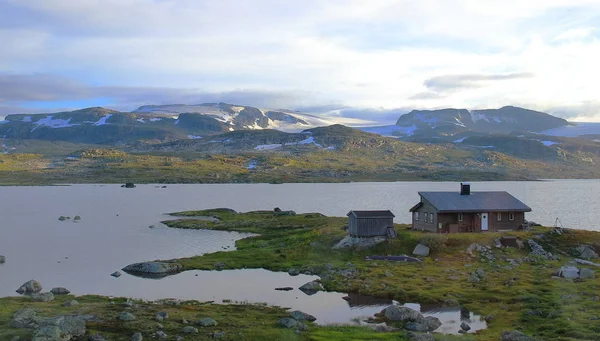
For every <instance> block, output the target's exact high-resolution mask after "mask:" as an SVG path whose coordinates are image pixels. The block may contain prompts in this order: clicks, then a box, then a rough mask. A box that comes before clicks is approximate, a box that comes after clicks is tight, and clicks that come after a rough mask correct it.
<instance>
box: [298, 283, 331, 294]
mask: <svg viewBox="0 0 600 341" xmlns="http://www.w3.org/2000/svg"><path fill="white" fill-rule="evenodd" d="M299 289H300V290H302V291H303V292H305V293H316V292H317V291H323V290H325V289H323V286H322V285H321V283H319V282H316V281H312V282H308V283H306V284H304V285H303V286H301V287H300V288H299Z"/></svg>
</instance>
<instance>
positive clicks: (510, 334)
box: [500, 330, 535, 341]
mask: <svg viewBox="0 0 600 341" xmlns="http://www.w3.org/2000/svg"><path fill="white" fill-rule="evenodd" d="M500 340H501V341H535V340H534V339H532V338H530V337H529V336H526V335H525V334H523V333H521V332H520V331H517V330H513V331H504V332H502V336H501V337H500Z"/></svg>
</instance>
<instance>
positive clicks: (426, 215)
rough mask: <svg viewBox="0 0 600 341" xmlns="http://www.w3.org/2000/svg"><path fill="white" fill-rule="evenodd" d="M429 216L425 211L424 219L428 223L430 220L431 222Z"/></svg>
mask: <svg viewBox="0 0 600 341" xmlns="http://www.w3.org/2000/svg"><path fill="white" fill-rule="evenodd" d="M427 217H428V214H427V212H425V213H424V214H423V219H424V220H423V221H425V222H426V223H428V222H429V221H428V220H427Z"/></svg>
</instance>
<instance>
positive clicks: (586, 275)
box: [579, 268, 596, 279]
mask: <svg viewBox="0 0 600 341" xmlns="http://www.w3.org/2000/svg"><path fill="white" fill-rule="evenodd" d="M579 278H581V279H593V278H596V275H595V274H594V270H592V269H587V268H583V269H581V270H580V271H579Z"/></svg>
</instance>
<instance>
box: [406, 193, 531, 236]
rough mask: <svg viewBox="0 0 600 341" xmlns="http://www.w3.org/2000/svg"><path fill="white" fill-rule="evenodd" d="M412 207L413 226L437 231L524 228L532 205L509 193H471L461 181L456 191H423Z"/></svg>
mask: <svg viewBox="0 0 600 341" xmlns="http://www.w3.org/2000/svg"><path fill="white" fill-rule="evenodd" d="M419 196H420V197H421V200H420V201H419V203H418V204H416V205H415V206H413V207H412V208H411V209H410V212H411V213H412V228H413V229H415V230H422V231H428V232H436V233H457V232H486V231H492V232H501V231H515V230H520V229H523V227H524V225H525V212H531V208H529V206H527V205H525V204H524V203H522V202H521V201H520V200H518V199H517V198H515V197H513V196H512V195H510V194H509V193H508V192H471V185H470V184H468V183H461V184H460V191H456V192H419Z"/></svg>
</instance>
